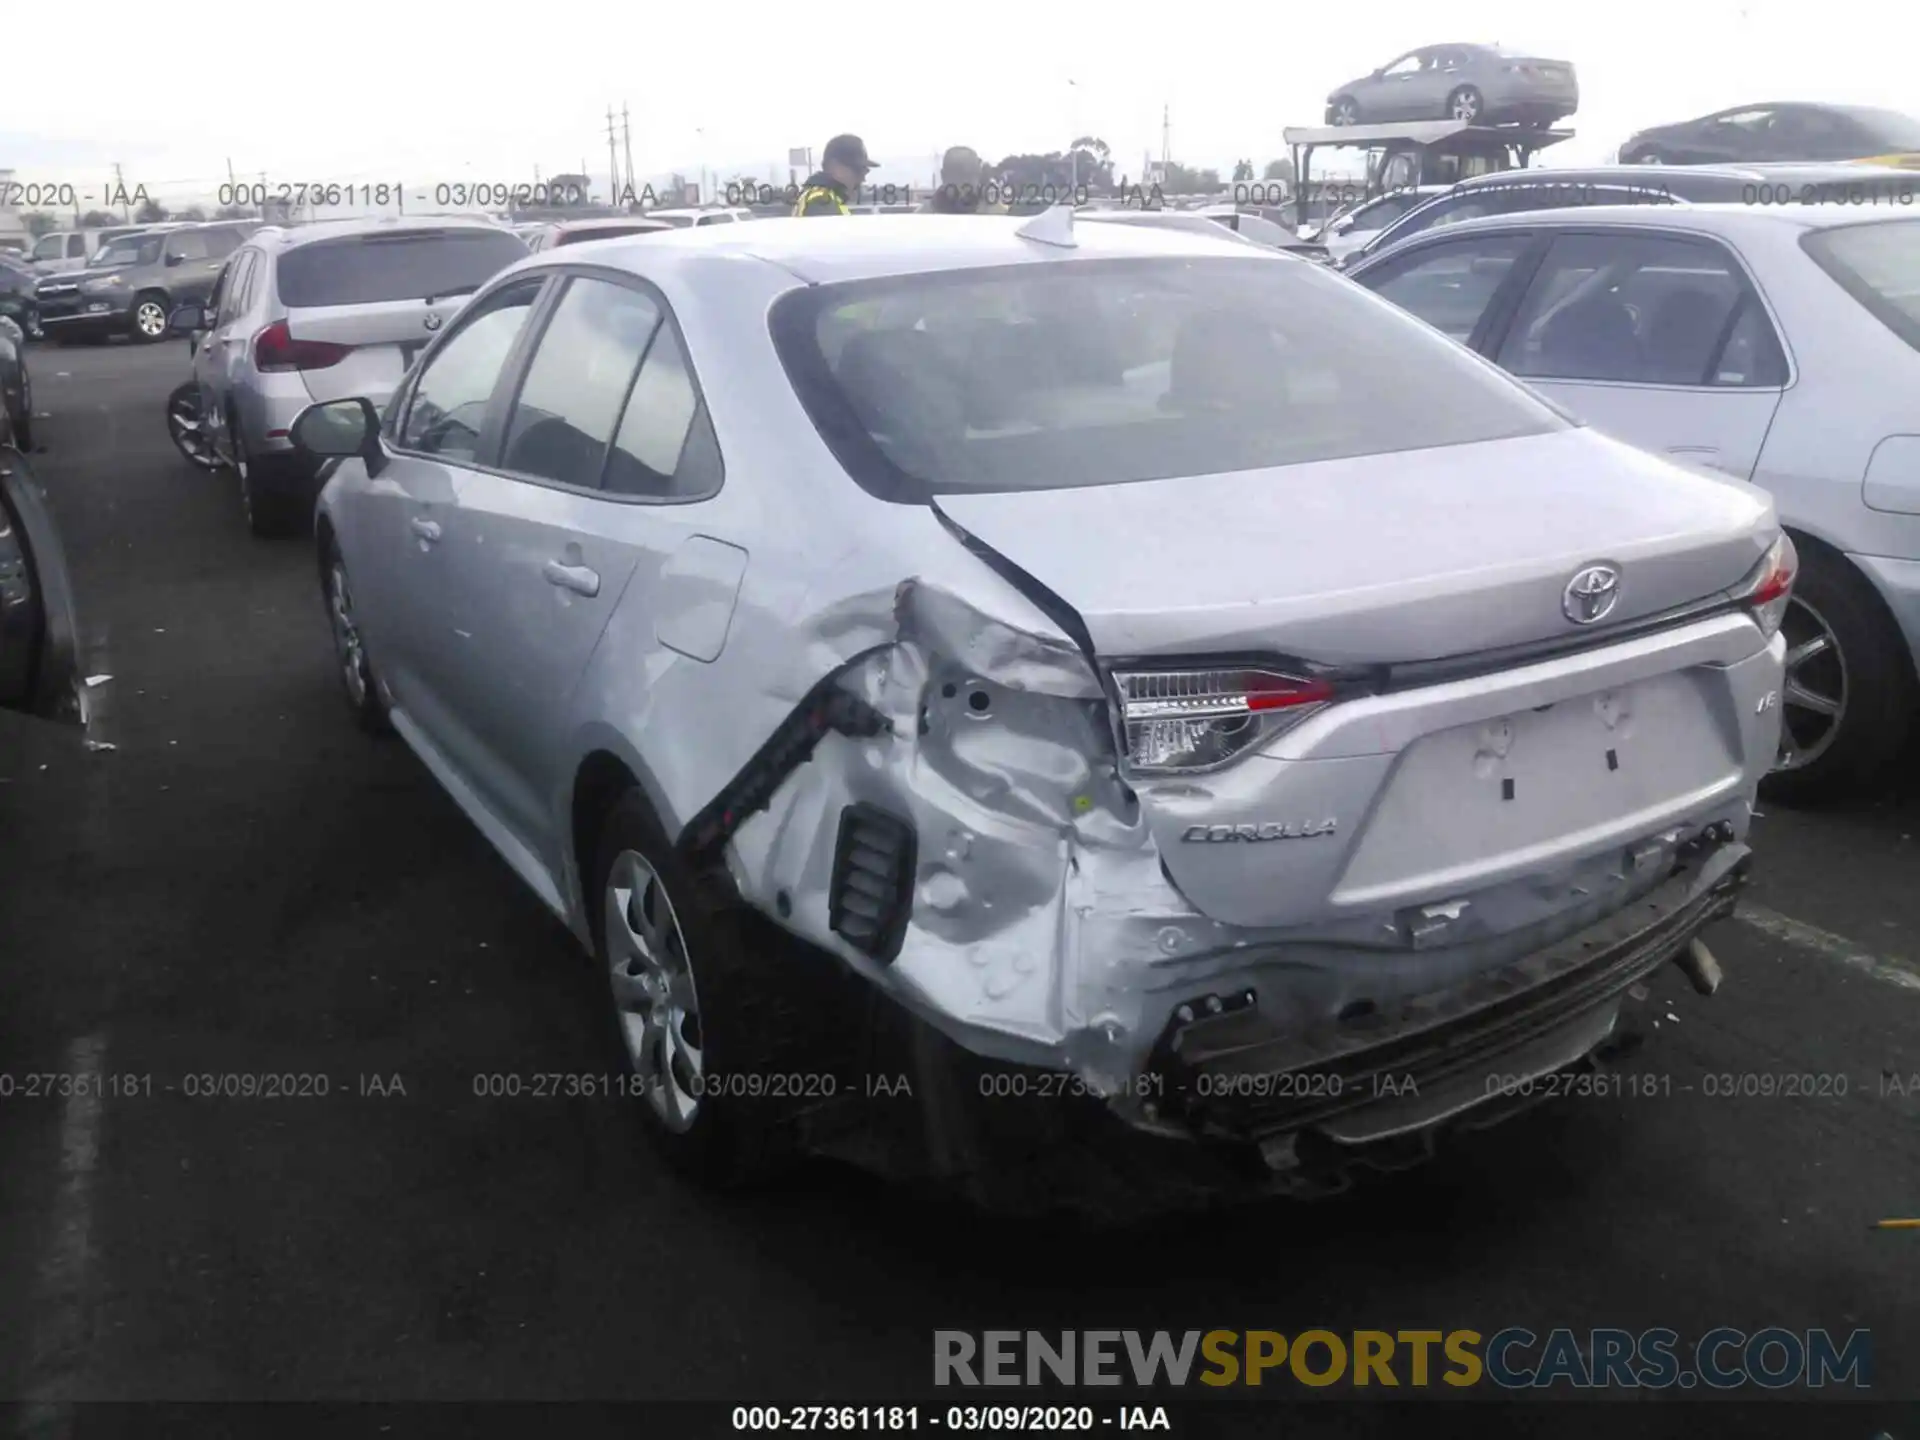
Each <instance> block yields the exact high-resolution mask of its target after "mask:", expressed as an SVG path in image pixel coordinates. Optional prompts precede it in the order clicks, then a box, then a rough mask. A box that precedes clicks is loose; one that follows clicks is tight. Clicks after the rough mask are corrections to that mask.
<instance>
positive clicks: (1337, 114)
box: [1333, 100, 1360, 125]
mask: <svg viewBox="0 0 1920 1440" xmlns="http://www.w3.org/2000/svg"><path fill="white" fill-rule="evenodd" d="M1359 119H1360V109H1359V107H1358V106H1357V105H1355V104H1354V103H1353V101H1351V100H1342V101H1340V102H1339V103H1338V104H1337V105H1335V106H1334V107H1333V123H1334V124H1336V125H1353V124H1356V123H1357V122H1358V121H1359Z"/></svg>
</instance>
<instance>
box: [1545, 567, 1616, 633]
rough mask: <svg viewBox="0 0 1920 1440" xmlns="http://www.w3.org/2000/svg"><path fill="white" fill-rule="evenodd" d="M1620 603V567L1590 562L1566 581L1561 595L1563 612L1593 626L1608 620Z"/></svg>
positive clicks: (1568, 617)
mask: <svg viewBox="0 0 1920 1440" xmlns="http://www.w3.org/2000/svg"><path fill="white" fill-rule="evenodd" d="M1619 602H1620V570H1619V567H1618V566H1615V565H1589V566H1587V567H1586V569H1584V570H1582V571H1580V572H1579V573H1578V574H1577V575H1575V576H1574V577H1573V578H1572V579H1571V580H1569V581H1568V582H1567V588H1566V590H1565V591H1564V592H1562V594H1561V596H1560V613H1561V614H1563V615H1565V616H1566V617H1567V619H1569V620H1571V621H1572V622H1573V623H1574V624H1576V625H1591V624H1593V623H1594V622H1596V621H1599V620H1604V619H1606V618H1607V616H1608V615H1610V614H1611V613H1612V612H1613V607H1614V606H1615V605H1617V604H1619Z"/></svg>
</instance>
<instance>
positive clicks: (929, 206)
mask: <svg viewBox="0 0 1920 1440" xmlns="http://www.w3.org/2000/svg"><path fill="white" fill-rule="evenodd" d="M991 188H993V187H991V186H990V185H989V184H988V181H987V163H986V161H984V160H982V159H981V158H980V153H979V152H978V151H977V150H974V149H972V148H970V147H969V146H966V145H956V146H954V147H953V148H952V149H951V150H949V151H947V153H946V154H945V155H944V156H943V157H942V158H941V161H940V187H939V189H937V190H935V191H934V192H933V198H932V199H930V200H928V201H927V202H926V204H924V205H922V206H921V207H920V209H921V212H922V213H923V214H928V215H1004V214H1006V212H1007V207H1006V206H1004V205H1002V204H1001V203H1000V202H999V197H998V196H997V195H991V194H989V193H988V192H989V190H990V189H991Z"/></svg>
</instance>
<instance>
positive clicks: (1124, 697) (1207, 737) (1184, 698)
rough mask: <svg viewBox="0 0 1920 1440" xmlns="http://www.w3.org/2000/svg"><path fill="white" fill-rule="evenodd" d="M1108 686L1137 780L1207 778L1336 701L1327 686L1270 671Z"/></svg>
mask: <svg viewBox="0 0 1920 1440" xmlns="http://www.w3.org/2000/svg"><path fill="white" fill-rule="evenodd" d="M1113 679H1114V684H1115V686H1116V687H1117V688H1118V690H1119V698H1120V721H1121V729H1122V731H1123V733H1124V739H1125V744H1126V757H1127V768H1128V769H1129V770H1130V771H1132V772H1133V773H1135V774H1190V773H1192V772H1194V771H1200V770H1210V769H1212V768H1214V767H1215V766H1217V765H1223V764H1225V763H1226V762H1227V761H1229V760H1231V759H1233V758H1234V757H1235V756H1236V755H1239V754H1242V753H1243V752H1245V751H1246V750H1248V749H1250V748H1251V747H1253V746H1254V745H1257V744H1259V743H1261V742H1262V741H1265V740H1269V739H1272V738H1273V737H1274V736H1276V735H1279V734H1281V733H1282V732H1284V731H1287V730H1291V729H1292V728H1293V727H1294V726H1295V725H1298V724H1299V723H1300V722H1301V721H1302V720H1305V719H1306V718H1307V717H1308V716H1309V715H1312V714H1314V713H1315V712H1316V711H1318V710H1320V709H1322V708H1324V707H1325V706H1326V705H1327V704H1328V703H1330V702H1331V701H1332V700H1333V698H1334V687H1333V686H1332V684H1330V683H1329V682H1328V681H1326V680H1322V679H1317V678H1313V677H1308V676H1301V675H1287V674H1283V673H1281V672H1280V671H1276V670H1259V669H1250V668H1249V669H1241V668H1231V669H1218V670H1128V671H1120V672H1117V673H1116V674H1115V675H1114V677H1113Z"/></svg>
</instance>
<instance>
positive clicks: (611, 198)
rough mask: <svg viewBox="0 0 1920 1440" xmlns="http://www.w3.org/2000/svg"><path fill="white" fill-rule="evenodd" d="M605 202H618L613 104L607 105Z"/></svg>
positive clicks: (617, 155) (618, 157)
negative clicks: (606, 187)
mask: <svg viewBox="0 0 1920 1440" xmlns="http://www.w3.org/2000/svg"><path fill="white" fill-rule="evenodd" d="M607 185H608V190H607V203H608V204H610V205H617V204H619V203H620V154H619V151H618V150H616V149H615V148H614V143H613V106H611V105H609V106H607Z"/></svg>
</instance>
